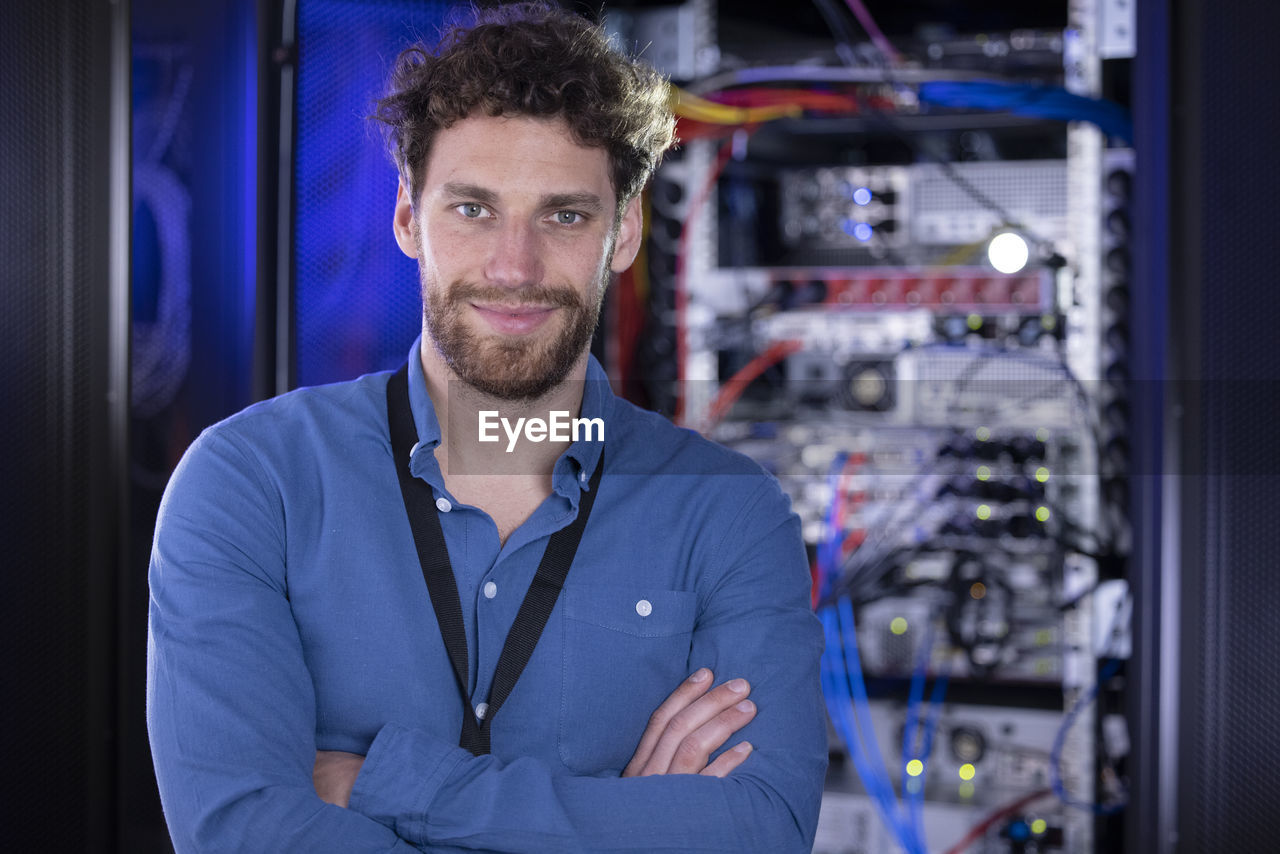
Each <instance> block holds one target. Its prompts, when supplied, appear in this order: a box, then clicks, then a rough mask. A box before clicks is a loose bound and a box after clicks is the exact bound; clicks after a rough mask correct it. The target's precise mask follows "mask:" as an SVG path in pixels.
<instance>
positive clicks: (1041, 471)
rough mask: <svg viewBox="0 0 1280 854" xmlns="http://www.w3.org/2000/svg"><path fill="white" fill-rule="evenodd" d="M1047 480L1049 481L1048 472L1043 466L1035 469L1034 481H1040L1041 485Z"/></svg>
mask: <svg viewBox="0 0 1280 854" xmlns="http://www.w3.org/2000/svg"><path fill="white" fill-rule="evenodd" d="M1048 479H1049V470H1048V469H1047V468H1045V467H1044V466H1040V468H1038V469H1036V480H1038V481H1040V482H1041V483H1044V482H1045V481H1046V480H1048Z"/></svg>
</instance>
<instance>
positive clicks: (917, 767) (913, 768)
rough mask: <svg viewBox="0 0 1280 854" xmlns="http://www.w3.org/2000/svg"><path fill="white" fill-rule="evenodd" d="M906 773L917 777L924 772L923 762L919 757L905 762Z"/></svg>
mask: <svg viewBox="0 0 1280 854" xmlns="http://www.w3.org/2000/svg"><path fill="white" fill-rule="evenodd" d="M907 773H908V774H910V775H911V776H912V777H919V776H920V775H921V774H923V773H924V763H923V762H921V761H920V760H919V759H912V760H911V761H910V762H908V763H907Z"/></svg>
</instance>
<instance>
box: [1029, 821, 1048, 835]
mask: <svg viewBox="0 0 1280 854" xmlns="http://www.w3.org/2000/svg"><path fill="white" fill-rule="evenodd" d="M1048 829H1049V822H1047V821H1045V820H1044V819H1042V818H1038V819H1036V820H1035V821H1033V822H1031V832H1032V833H1034V834H1035V835H1036V836H1040V835H1041V834H1043V833H1044V832H1045V831H1046V830H1048Z"/></svg>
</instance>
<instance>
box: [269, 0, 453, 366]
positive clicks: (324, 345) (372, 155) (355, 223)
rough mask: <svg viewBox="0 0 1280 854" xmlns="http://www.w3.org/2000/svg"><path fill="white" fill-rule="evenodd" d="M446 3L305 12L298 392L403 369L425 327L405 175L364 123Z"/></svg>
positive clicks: (316, 3)
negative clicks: (400, 194)
mask: <svg viewBox="0 0 1280 854" xmlns="http://www.w3.org/2000/svg"><path fill="white" fill-rule="evenodd" d="M450 8H451V4H448V3H430V2H413V0H402V2H385V1H384V2H376V0H374V1H373V2H361V0H302V2H300V3H299V4H298V42H297V43H298V89H297V110H298V112H297V145H296V160H295V170H296V171H295V188H296V207H295V210H296V217H295V226H296V231H295V242H294V247H295V269H296V282H295V291H294V293H295V310H296V318H297V327H296V340H297V371H298V373H297V377H298V383H299V385H315V384H318V383H325V382H333V381H336V380H341V379H348V378H351V377H354V376H358V375H360V374H362V373H367V372H369V371H374V370H383V369H389V368H394V367H395V366H397V365H398V364H399V363H400V362H402V361H403V360H404V357H405V353H406V352H408V348H409V344H410V343H412V341H413V338H414V337H415V335H416V334H417V332H418V330H419V329H420V328H421V326H422V302H421V296H420V293H419V286H418V270H417V266H416V264H415V263H414V261H412V260H411V259H409V258H406V257H405V256H404V255H403V254H402V253H401V252H400V249H399V247H398V246H397V245H396V243H395V240H394V239H393V237H392V231H391V217H392V213H393V211H394V206H395V195H396V171H395V168H394V167H393V166H392V165H391V161H390V160H389V159H388V158H387V156H386V154H385V153H384V152H383V147H382V140H381V137H380V135H379V128H378V126H377V123H376V122H373V121H371V120H369V119H367V118H366V117H367V116H368V115H369V114H370V113H372V112H373V108H374V102H375V100H376V99H377V98H378V97H379V96H380V95H381V94H382V92H383V90H384V87H385V85H386V80H387V75H388V72H389V70H390V68H391V64H392V62H393V61H394V59H395V57H396V56H397V54H399V52H400V51H401V50H402V49H404V48H405V47H408V46H409V45H410V44H412V43H413V42H415V41H423V42H425V43H427V44H433V43H434V42H435V40H436V39H437V37H438V32H439V27H440V25H441V24H442V22H443V21H444V19H445V16H446V14H447V13H448V11H449V9H450Z"/></svg>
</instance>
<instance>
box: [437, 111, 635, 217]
mask: <svg viewBox="0 0 1280 854" xmlns="http://www.w3.org/2000/svg"><path fill="white" fill-rule="evenodd" d="M459 183H461V184H470V185H475V186H479V187H483V188H485V189H486V190H489V191H491V192H493V193H495V194H496V195H497V196H498V197H500V198H501V197H510V198H512V199H515V198H518V197H520V196H522V195H528V196H531V197H538V196H545V195H548V194H562V193H590V194H594V195H596V196H598V197H599V198H600V199H601V200H602V201H604V202H605V203H606V204H611V203H612V201H613V199H614V195H613V186H612V183H611V180H610V172H609V156H608V154H607V153H606V152H605V150H604V149H603V148H599V147H588V146H584V145H580V144H579V143H578V142H576V141H575V140H574V138H573V133H572V131H571V130H570V129H569V125H568V123H567V122H566V121H565V120H564V119H562V118H559V117H555V118H538V117H533V116H512V117H506V116H483V115H481V116H469V117H467V118H465V119H462V120H461V121H458V122H455V123H454V124H453V125H451V126H450V127H447V128H443V129H442V130H440V131H439V132H438V133H437V134H436V137H435V139H434V140H433V142H432V144H431V150H430V153H429V154H428V156H427V163H426V169H425V170H424V173H423V180H422V196H423V197H427V196H430V195H431V194H432V193H433V192H438V191H439V190H440V188H441V187H443V186H444V185H445V184H459Z"/></svg>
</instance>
